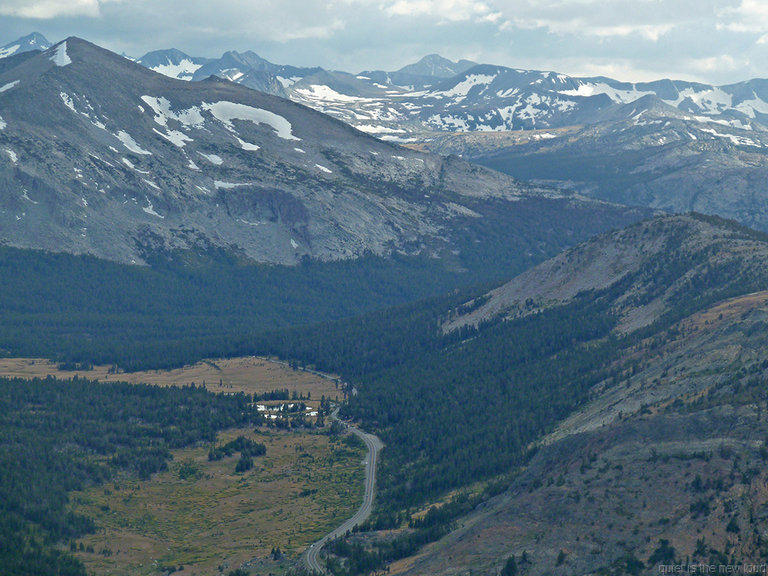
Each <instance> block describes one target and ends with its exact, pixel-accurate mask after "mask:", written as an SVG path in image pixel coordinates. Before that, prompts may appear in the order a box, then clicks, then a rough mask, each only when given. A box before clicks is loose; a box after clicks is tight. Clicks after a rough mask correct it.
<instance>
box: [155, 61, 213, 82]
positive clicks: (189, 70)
mask: <svg viewBox="0 0 768 576" xmlns="http://www.w3.org/2000/svg"><path fill="white" fill-rule="evenodd" d="M200 66H201V64H195V63H194V62H192V60H190V59H189V58H184V60H182V61H181V62H179V63H178V64H172V63H171V62H169V63H168V64H160V65H158V66H155V67H154V68H152V70H154V71H155V72H157V73H158V74H162V75H163V76H170V77H171V78H177V79H179V80H191V79H192V75H193V74H194V73H195V72H197V69H198V68H200Z"/></svg>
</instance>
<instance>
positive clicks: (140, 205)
mask: <svg viewBox="0 0 768 576" xmlns="http://www.w3.org/2000/svg"><path fill="white" fill-rule="evenodd" d="M0 87H2V91H0V116H1V117H2V122H1V123H0V127H2V129H0V183H1V188H0V189H1V190H2V199H1V200H0V202H1V204H0V238H2V240H4V241H5V242H8V243H9V244H10V245H13V246H19V247H35V248H46V249H52V250H63V251H68V252H73V253H91V254H95V255H98V256H101V257H106V258H110V259H114V260H119V261H124V262H125V261H127V262H130V261H140V260H141V259H142V258H143V254H144V253H145V251H146V250H148V249H149V250H158V249H160V250H174V249H187V248H190V247H194V246H198V245H211V246H214V247H220V248H226V249H233V250H237V251H240V252H242V253H243V254H244V255H245V256H247V257H249V258H251V259H254V260H257V261H261V262H274V263H293V262H296V261H298V260H299V259H301V258H303V257H310V258H318V259H324V260H327V259H338V258H349V257H355V256H358V255H361V254H363V253H374V254H389V253H391V252H393V251H400V252H407V253H420V252H425V251H428V252H429V253H434V254H440V253H441V252H443V251H450V250H455V249H457V248H459V247H458V246H454V245H452V242H453V234H454V232H453V231H456V230H459V229H461V226H462V225H465V226H466V225H469V226H470V227H472V226H475V224H476V221H477V220H478V219H479V220H480V221H482V218H479V216H482V214H483V213H485V212H490V211H497V210H496V208H495V207H494V206H495V205H496V204H497V203H499V202H500V203H502V204H505V203H510V202H512V203H517V202H519V201H521V200H526V201H527V199H545V200H546V199H547V198H550V197H551V198H553V199H557V197H558V194H557V193H553V192H551V191H545V190H541V189H535V188H530V187H521V186H519V185H518V184H517V183H516V182H515V181H513V180H512V179H510V178H508V177H506V176H503V175H501V174H498V173H495V172H492V171H489V170H486V169H483V168H479V167H476V166H472V165H470V164H468V163H466V162H464V161H461V160H459V159H457V158H441V157H436V156H431V155H427V154H423V153H419V152H415V151H410V150H405V149H401V148H397V147H394V146H392V145H389V144H386V143H383V142H380V141H378V140H375V139H373V138H370V137H367V136H365V135H363V134H361V133H359V132H356V131H355V130H353V129H351V128H349V127H348V126H346V125H344V124H342V123H340V122H337V121H334V120H332V119H329V118H327V117H325V116H323V115H321V114H318V113H317V112H314V111H311V110H308V109H306V108H304V107H302V106H299V105H296V104H293V103H291V102H289V101H287V100H282V99H279V98H275V97H272V96H269V95H266V94H262V93H258V92H255V91H252V90H249V89H247V88H244V87H242V86H238V85H236V84H232V83H229V82H225V81H218V80H209V81H205V82H201V83H189V82H181V81H177V80H173V79H170V78H167V77H165V76H162V75H159V74H155V73H153V72H151V71H149V70H147V69H145V68H143V67H142V66H139V65H137V64H134V63H132V62H129V61H127V60H126V59H124V58H121V57H119V56H117V55H115V54H112V53H110V52H108V51H105V50H102V49H100V48H97V47H96V46H93V45H91V44H89V43H87V42H84V41H82V40H78V39H75V38H70V39H68V40H66V41H64V42H62V43H60V44H58V45H56V46H55V47H53V48H51V49H50V50H48V51H46V52H44V53H41V54H39V55H36V56H34V57H31V58H29V59H28V60H25V61H23V62H20V63H19V64H18V65H17V66H15V67H12V68H11V69H8V70H4V71H3V72H2V74H0ZM557 202H562V200H557ZM568 202H576V203H577V204H578V203H579V202H581V203H582V204H583V205H584V206H594V207H595V208H596V209H597V210H598V211H603V210H604V208H603V207H602V206H600V205H599V204H590V203H589V202H587V203H586V204H584V202H583V201H578V200H568ZM545 203H546V202H545ZM552 206H553V208H554V209H558V208H557V207H556V206H555V205H554V204H553V205H552ZM619 212H620V211H619Z"/></svg>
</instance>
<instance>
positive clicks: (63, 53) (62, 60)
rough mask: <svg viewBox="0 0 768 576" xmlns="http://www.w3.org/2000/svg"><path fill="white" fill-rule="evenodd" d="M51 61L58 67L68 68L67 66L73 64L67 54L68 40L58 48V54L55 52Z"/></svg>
mask: <svg viewBox="0 0 768 576" xmlns="http://www.w3.org/2000/svg"><path fill="white" fill-rule="evenodd" d="M51 61H52V62H53V63H54V64H56V66H66V65H67V64H72V60H71V59H70V58H69V54H67V41H66V40H65V41H64V42H62V43H61V44H59V45H58V46H57V47H56V52H54V53H53V56H51Z"/></svg>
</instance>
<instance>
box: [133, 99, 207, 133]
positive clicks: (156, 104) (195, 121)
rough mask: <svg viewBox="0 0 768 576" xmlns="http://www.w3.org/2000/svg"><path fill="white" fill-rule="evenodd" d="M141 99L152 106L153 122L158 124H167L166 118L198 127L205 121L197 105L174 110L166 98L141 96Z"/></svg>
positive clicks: (187, 125)
mask: <svg viewBox="0 0 768 576" xmlns="http://www.w3.org/2000/svg"><path fill="white" fill-rule="evenodd" d="M141 99H142V100H143V101H144V103H145V104H146V105H147V106H149V107H150V108H152V111H153V112H154V113H155V122H157V123H158V124H160V126H167V125H168V120H176V121H177V122H180V123H181V124H183V125H184V126H186V127H192V128H200V127H202V125H203V124H204V123H205V118H203V114H202V113H201V112H200V108H198V107H197V106H192V107H191V108H187V109H185V110H179V111H178V112H174V111H173V110H172V109H171V103H170V102H169V101H168V99H167V98H163V97H160V98H156V97H154V96H142V97H141Z"/></svg>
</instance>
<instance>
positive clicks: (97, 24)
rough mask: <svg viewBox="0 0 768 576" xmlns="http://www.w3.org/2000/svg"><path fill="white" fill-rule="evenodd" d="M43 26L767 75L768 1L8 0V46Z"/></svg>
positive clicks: (562, 65)
mask: <svg viewBox="0 0 768 576" xmlns="http://www.w3.org/2000/svg"><path fill="white" fill-rule="evenodd" d="M31 32H40V33H42V34H43V35H44V36H46V37H47V38H48V40H50V41H53V42H57V41H59V40H63V39H64V38H66V37H68V36H79V37H81V38H84V39H86V40H89V41H91V42H94V43H95V44H98V45H100V46H103V47H104V48H107V49H109V50H112V51H114V52H118V53H121V54H122V53H124V54H127V55H129V56H132V57H140V56H142V55H144V54H145V53H146V52H149V51H151V50H158V49H164V48H177V49H179V50H182V51H183V52H186V53H187V54H190V55H193V56H206V57H218V56H220V55H221V54H222V53H223V52H225V51H227V50H237V51H241V52H242V51H245V50H253V51H254V52H256V53H258V54H259V55H260V56H262V57H264V58H266V59H267V60H270V61H271V62H274V63H276V64H293V65H296V66H322V67H324V68H326V69H332V70H344V71H347V72H354V73H357V72H361V71H364V70H397V69H399V68H401V67H403V66H405V65H406V64H410V63H413V62H416V61H417V60H419V59H420V58H421V57H423V56H425V55H427V54H433V53H438V54H440V55H442V56H444V57H446V58H450V59H452V60H458V59H461V58H467V59H470V60H474V61H476V62H480V63H487V64H497V65H503V66H509V67H513V68H524V69H534V70H548V71H556V72H561V73H565V74H570V75H574V76H598V75H602V76H609V77H611V78H616V79H619V80H625V81H636V82H640V81H648V80H656V79H660V78H673V79H680V80H693V81H700V82H705V83H711V84H718V85H722V84H728V83H733V82H739V81H742V80H747V79H750V78H768V1H766V0H483V1H474V0H282V1H279V0H277V1H273V0H217V1H215V2H212V1H211V0H0V45H3V44H6V43H8V42H11V41H12V40H15V39H16V38H19V37H20V36H24V35H26V34H29V33H31Z"/></svg>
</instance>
